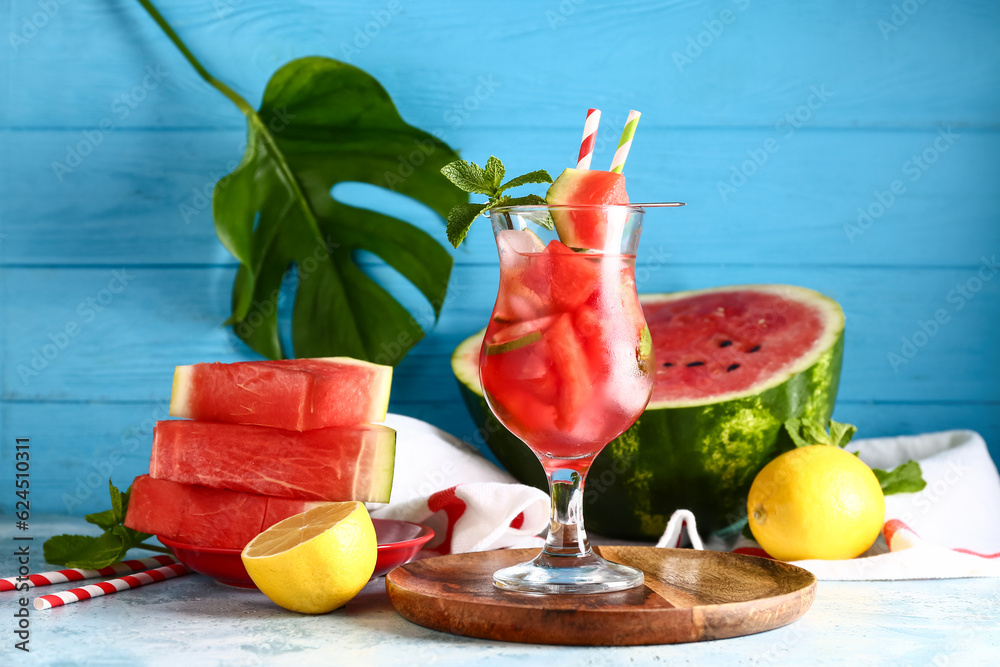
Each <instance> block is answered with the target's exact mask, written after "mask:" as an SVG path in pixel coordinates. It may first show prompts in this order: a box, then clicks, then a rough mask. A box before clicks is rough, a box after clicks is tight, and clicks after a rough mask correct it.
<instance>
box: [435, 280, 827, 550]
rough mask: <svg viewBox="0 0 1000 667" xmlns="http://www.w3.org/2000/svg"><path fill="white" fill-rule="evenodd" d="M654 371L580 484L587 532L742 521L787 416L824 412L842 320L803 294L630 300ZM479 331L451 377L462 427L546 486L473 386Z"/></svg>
mask: <svg viewBox="0 0 1000 667" xmlns="http://www.w3.org/2000/svg"><path fill="white" fill-rule="evenodd" d="M641 301H642V307H643V312H644V314H645V316H646V320H647V322H648V324H649V329H650V332H651V335H652V344H653V350H654V355H655V363H656V369H657V370H656V379H655V384H654V387H653V396H652V399H651V400H650V403H649V405H648V406H647V408H646V411H645V412H644V413H643V415H642V416H641V417H640V418H639V420H638V421H637V422H636V423H635V424H634V425H633V426H632V427H631V428H630V429H629V430H628V431H626V432H625V433H624V434H622V435H621V436H620V437H619V438H617V439H615V440H614V441H613V442H612V443H611V444H609V445H608V446H607V447H606V448H605V449H604V451H603V452H602V453H601V454H600V455H599V456H598V457H597V459H596V460H595V462H594V466H593V467H592V468H591V471H590V473H589V475H588V478H587V483H586V490H585V492H584V501H585V503H586V505H587V508H586V517H587V527H588V528H590V529H591V530H593V531H594V532H597V533H601V534H604V535H609V536H616V537H625V538H632V539H655V538H658V537H659V536H660V534H662V532H663V529H664V527H665V526H666V522H667V519H669V517H670V515H671V513H673V511H674V510H676V509H680V508H684V509H690V510H692V511H693V512H694V513H695V516H696V517H697V519H698V527H699V529H700V530H702V532H710V531H712V530H714V529H718V528H722V527H725V526H727V525H729V524H733V523H735V522H737V521H739V520H740V519H741V518H742V517H743V516H745V505H746V493H747V491H748V490H749V487H750V483H751V482H752V481H753V478H754V476H755V475H756V474H757V472H758V471H759V470H760V469H761V468H762V467H763V466H764V465H765V464H766V463H767V462H768V461H770V460H771V459H772V458H774V457H775V456H776V455H777V454H779V453H780V452H782V451H784V450H785V449H786V448H788V447H789V446H790V442H789V441H788V438H787V435H786V434H785V432H784V430H783V429H782V425H783V424H784V422H785V421H786V420H788V419H789V418H791V417H807V418H817V419H820V420H824V421H825V420H827V419H829V418H830V416H831V415H832V413H833V406H834V402H835V400H836V396H837V387H838V384H839V379H840V367H841V359H842V356H843V346H844V314H843V311H842V310H841V308H840V306H839V305H838V304H837V303H836V302H835V301H833V300H831V299H829V298H827V297H825V296H823V295H821V294H819V293H818V292H814V291H812V290H809V289H805V288H802V287H794V286H788V285H747V286H737V287H721V288H714V289H706V290H700V291H695V292H678V293H674V294H653V295H645V296H642V297H641ZM481 344H482V332H480V333H478V334H475V335H474V336H471V337H470V338H468V339H466V340H465V341H464V342H462V344H461V345H459V346H458V348H457V349H456V350H455V353H454V355H453V356H452V370H453V371H454V373H455V376H456V377H457V378H458V380H459V386H460V388H461V392H462V397H463V399H464V401H465V404H466V406H467V407H468V409H469V412H470V414H471V415H472V418H473V420H474V421H475V422H476V424H477V425H478V426H480V427H481V430H480V434H482V436H483V438H484V439H485V441H486V443H487V444H488V445H489V447H490V449H491V450H492V451H493V453H494V454H495V455H496V457H497V459H498V460H499V461H500V462H501V463H502V464H503V465H504V466H505V467H506V468H507V469H508V470H509V471H510V472H511V473H512V474H513V475H514V476H515V477H516V478H518V479H519V480H520V481H522V482H524V483H527V484H533V485H535V486H538V487H539V488H543V489H544V488H545V476H544V473H543V472H542V468H541V465H540V464H539V463H538V460H537V459H536V458H535V457H534V455H533V454H532V453H531V451H530V450H529V449H528V448H527V447H526V446H525V445H524V444H523V443H521V441H519V440H518V439H517V438H516V437H514V436H513V435H512V434H511V433H510V432H509V431H507V430H506V429H505V428H504V427H503V426H502V425H500V423H499V422H497V421H496V419H495V417H493V415H492V413H490V411H489V408H488V407H487V406H486V402H485V400H484V399H483V395H482V389H481V386H480V383H479V348H480V346H481Z"/></svg>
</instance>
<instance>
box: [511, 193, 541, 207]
mask: <svg viewBox="0 0 1000 667" xmlns="http://www.w3.org/2000/svg"><path fill="white" fill-rule="evenodd" d="M503 205H504V206H545V198H544V197H539V196H538V195H524V196H523V197H506V196H505V197H504V198H503Z"/></svg>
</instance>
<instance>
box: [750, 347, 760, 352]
mask: <svg viewBox="0 0 1000 667" xmlns="http://www.w3.org/2000/svg"><path fill="white" fill-rule="evenodd" d="M759 349H760V345H754V346H753V347H751V348H750V349H749V350H747V352H756V351H757V350H759Z"/></svg>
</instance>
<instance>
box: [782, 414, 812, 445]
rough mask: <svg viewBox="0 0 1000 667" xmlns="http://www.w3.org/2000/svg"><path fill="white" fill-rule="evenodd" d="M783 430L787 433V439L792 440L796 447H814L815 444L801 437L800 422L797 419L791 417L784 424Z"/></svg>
mask: <svg viewBox="0 0 1000 667" xmlns="http://www.w3.org/2000/svg"><path fill="white" fill-rule="evenodd" d="M785 430H786V431H788V435H789V437H791V439H792V443H794V444H795V446H796V447H809V446H810V445H815V444H816V443H815V442H810V441H808V440H806V439H805V438H804V437H803V436H802V420H801V419H799V418H798V417H792V418H791V419H789V420H788V421H786V422H785Z"/></svg>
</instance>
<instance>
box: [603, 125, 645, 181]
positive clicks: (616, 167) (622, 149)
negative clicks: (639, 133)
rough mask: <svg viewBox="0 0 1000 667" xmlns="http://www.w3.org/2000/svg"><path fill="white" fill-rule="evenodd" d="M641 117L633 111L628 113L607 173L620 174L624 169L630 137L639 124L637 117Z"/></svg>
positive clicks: (630, 143) (630, 146)
mask: <svg viewBox="0 0 1000 667" xmlns="http://www.w3.org/2000/svg"><path fill="white" fill-rule="evenodd" d="M641 115H642V114H640V113H639V112H638V111H636V110H635V109H632V110H631V111H629V112H628V118H626V119H625V129H624V130H622V138H621V139H620V140H619V141H618V150H616V151H615V157H614V159H613V160H612V161H611V169H610V170H609V171H613V172H615V173H616V174H620V173H622V170H623V169H624V168H625V160H626V158H628V149H630V148H632V137H634V136H635V126H636V125H638V124H639V116H641Z"/></svg>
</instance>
